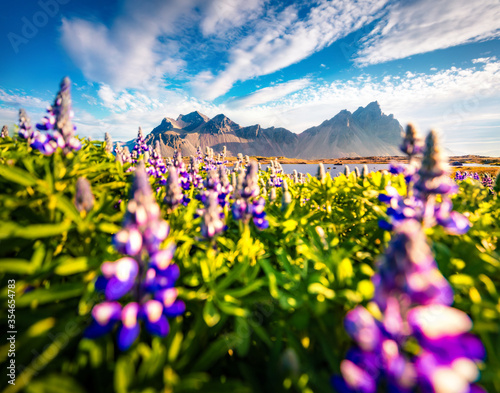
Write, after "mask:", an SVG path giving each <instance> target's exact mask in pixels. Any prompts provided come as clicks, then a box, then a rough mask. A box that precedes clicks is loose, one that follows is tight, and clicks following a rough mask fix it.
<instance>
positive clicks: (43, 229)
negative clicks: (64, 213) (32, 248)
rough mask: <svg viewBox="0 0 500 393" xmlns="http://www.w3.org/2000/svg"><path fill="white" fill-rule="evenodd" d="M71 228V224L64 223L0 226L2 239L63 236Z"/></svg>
mask: <svg viewBox="0 0 500 393" xmlns="http://www.w3.org/2000/svg"><path fill="white" fill-rule="evenodd" d="M70 228H71V223H70V222H67V221H63V222H61V223H58V224H33V225H27V226H19V225H17V224H15V223H13V222H6V223H2V224H0V239H6V238H9V237H21V238H24V239H38V238H41V237H52V236H57V235H61V234H63V233H64V232H67V231H68V230H69V229H70Z"/></svg>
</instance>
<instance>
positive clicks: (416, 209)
mask: <svg viewBox="0 0 500 393" xmlns="http://www.w3.org/2000/svg"><path fill="white" fill-rule="evenodd" d="M410 168H412V169H411V170H410ZM399 169H401V170H403V173H404V174H405V180H406V183H407V196H406V197H402V196H400V195H399V193H398V192H397V190H396V189H395V188H393V187H391V186H389V187H386V192H387V194H380V195H379V200H381V201H382V202H385V203H387V204H388V205H389V208H388V209H387V214H388V215H389V221H388V222H387V221H385V220H380V221H379V226H380V227H381V228H383V229H386V230H392V229H393V227H394V226H397V225H398V224H400V223H403V222H405V221H406V220H407V219H410V218H411V219H415V220H417V221H420V222H423V223H424V224H425V225H426V226H433V225H435V224H438V225H441V226H443V227H444V228H445V229H446V230H447V231H448V232H450V233H453V234H457V235H460V234H464V233H465V232H467V230H468V229H469V226H470V225H469V221H468V219H467V218H466V217H465V216H464V215H463V214H460V213H458V212H452V211H451V207H452V205H451V201H450V200H449V198H448V197H447V195H448V194H451V193H454V192H455V191H456V190H457V186H456V183H455V182H454V181H453V180H452V179H451V178H449V177H448V166H447V162H446V159H445V158H444V156H443V155H442V154H441V151H440V148H439V146H438V144H437V137H436V134H435V132H433V131H431V132H430V133H429V135H428V136H427V138H426V149H425V151H424V159H423V162H422V166H421V167H420V169H419V170H418V174H417V175H415V172H416V166H415V165H412V164H410V165H408V166H407V167H405V168H404V169H402V168H401V167H400V168H396V167H393V173H399ZM414 176H416V177H417V180H416V182H415V183H413V178H414ZM413 189H415V190H416V191H417V192H415V193H414V192H413ZM435 194H442V202H441V203H436V200H435V198H434V197H433V196H434V195H435Z"/></svg>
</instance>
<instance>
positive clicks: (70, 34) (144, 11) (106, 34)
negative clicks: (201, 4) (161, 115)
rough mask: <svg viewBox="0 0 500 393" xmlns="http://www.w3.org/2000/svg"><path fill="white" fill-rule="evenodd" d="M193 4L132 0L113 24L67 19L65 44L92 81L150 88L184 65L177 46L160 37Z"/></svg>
mask: <svg viewBox="0 0 500 393" xmlns="http://www.w3.org/2000/svg"><path fill="white" fill-rule="evenodd" d="M194 4H195V0H184V1H182V2H178V1H174V0H167V1H160V0H144V1H141V2H136V1H131V0H129V1H128V2H127V3H126V4H125V8H124V13H123V14H122V15H120V16H118V17H117V18H116V20H115V21H114V23H113V25H112V26H111V27H108V26H106V25H104V24H101V23H96V22H89V21H86V20H83V19H63V24H62V42H63V45H64V47H65V49H66V51H67V52H68V53H69V55H70V56H71V58H72V59H73V61H74V62H75V63H76V65H77V66H78V67H80V69H81V70H82V72H83V73H84V75H85V76H86V78H88V79H89V80H92V81H95V82H99V83H107V84H109V85H111V86H113V87H114V88H120V89H123V88H142V89H144V90H147V89H148V88H150V87H153V86H158V85H161V84H162V78H163V77H164V76H165V75H169V74H174V73H176V72H178V71H179V70H180V69H181V68H182V67H183V66H184V64H185V63H184V61H183V60H182V59H180V58H179V57H177V49H178V48H177V47H176V44H175V43H173V42H171V41H168V40H167V41H164V42H160V41H159V40H158V38H159V37H161V36H163V35H168V34H171V33H173V32H174V31H175V26H176V20H177V19H178V18H180V17H181V16H182V15H183V14H185V13H186V12H187V11H189V10H191V7H192V6H193V5H194Z"/></svg>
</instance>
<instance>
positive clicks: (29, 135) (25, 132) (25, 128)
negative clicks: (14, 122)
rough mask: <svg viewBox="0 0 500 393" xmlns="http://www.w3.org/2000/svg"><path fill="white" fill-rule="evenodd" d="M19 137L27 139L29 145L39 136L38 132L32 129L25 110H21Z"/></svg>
mask: <svg viewBox="0 0 500 393" xmlns="http://www.w3.org/2000/svg"><path fill="white" fill-rule="evenodd" d="M18 134H19V137H20V138H23V139H26V140H27V141H28V144H31V142H32V141H33V139H34V138H35V137H36V135H37V134H39V132H38V131H35V130H33V128H32V127H31V121H30V118H29V117H28V114H27V113H26V111H25V110H24V109H22V108H21V109H19V131H18Z"/></svg>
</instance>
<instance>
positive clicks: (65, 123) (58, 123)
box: [31, 77, 81, 155]
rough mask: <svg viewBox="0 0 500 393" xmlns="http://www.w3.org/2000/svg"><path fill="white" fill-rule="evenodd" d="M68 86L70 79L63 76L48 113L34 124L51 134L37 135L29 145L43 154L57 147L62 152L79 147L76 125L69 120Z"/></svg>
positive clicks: (47, 153) (49, 152)
mask: <svg viewBox="0 0 500 393" xmlns="http://www.w3.org/2000/svg"><path fill="white" fill-rule="evenodd" d="M70 87H71V81H70V80H69V78H68V77H65V78H64V79H63V80H62V81H61V85H60V88H59V92H58V93H57V96H56V98H55V100H54V104H52V106H50V107H49V108H48V109H47V113H48V115H47V116H45V117H44V118H43V119H42V122H41V123H40V124H37V125H36V128H38V129H39V130H42V131H52V134H39V135H37V136H36V139H35V141H34V142H33V143H32V145H31V146H32V147H33V148H35V149H37V150H40V151H41V152H42V153H43V154H46V155H50V154H52V153H53V152H54V151H55V150H56V149H57V148H58V147H60V148H61V149H63V152H64V154H67V153H69V152H70V151H73V150H79V149H80V148H81V143H80V141H79V140H78V139H77V138H76V137H75V136H74V133H75V129H76V127H75V126H74V125H73V123H72V122H71V119H72V117H73V111H72V110H71V92H70ZM45 145H49V146H45Z"/></svg>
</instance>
